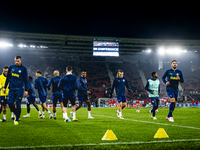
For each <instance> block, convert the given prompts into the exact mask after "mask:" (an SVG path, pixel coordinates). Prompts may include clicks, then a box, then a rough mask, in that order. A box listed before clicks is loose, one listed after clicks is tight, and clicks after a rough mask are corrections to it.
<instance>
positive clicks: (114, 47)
mask: <svg viewBox="0 0 200 150" xmlns="http://www.w3.org/2000/svg"><path fill="white" fill-rule="evenodd" d="M93 56H116V57H119V42H105V41H94V42H93Z"/></svg>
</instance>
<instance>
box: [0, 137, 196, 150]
mask: <svg viewBox="0 0 200 150" xmlns="http://www.w3.org/2000/svg"><path fill="white" fill-rule="evenodd" d="M192 141H200V139H179V140H164V141H135V142H114V143H88V144H66V145H41V146H12V147H0V149H28V148H53V147H73V146H74V147H76V146H101V145H133V144H152V143H173V142H192Z"/></svg>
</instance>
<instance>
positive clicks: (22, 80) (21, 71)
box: [4, 56, 28, 125]
mask: <svg viewBox="0 0 200 150" xmlns="http://www.w3.org/2000/svg"><path fill="white" fill-rule="evenodd" d="M8 84H9V94H8V97H9V99H8V104H9V107H10V110H11V112H14V113H15V115H16V118H15V120H14V125H19V118H20V115H21V100H22V98H23V95H24V96H27V95H28V74H27V69H26V68H25V67H24V66H23V65H22V59H21V56H16V57H15V65H12V66H10V67H9V69H8V75H7V78H6V82H5V86H4V93H6V88H7V86H8ZM24 89H25V92H24ZM14 102H16V105H17V108H15V105H14Z"/></svg>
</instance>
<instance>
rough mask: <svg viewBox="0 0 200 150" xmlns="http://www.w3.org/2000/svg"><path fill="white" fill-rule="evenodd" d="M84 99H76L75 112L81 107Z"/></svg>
mask: <svg viewBox="0 0 200 150" xmlns="http://www.w3.org/2000/svg"><path fill="white" fill-rule="evenodd" d="M83 99H84V97H78V103H79V105H78V106H77V107H76V111H77V110H78V109H79V108H81V107H82V104H83Z"/></svg>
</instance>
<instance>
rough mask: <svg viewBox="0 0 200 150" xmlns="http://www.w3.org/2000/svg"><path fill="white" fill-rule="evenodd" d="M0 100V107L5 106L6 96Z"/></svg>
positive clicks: (6, 102)
mask: <svg viewBox="0 0 200 150" xmlns="http://www.w3.org/2000/svg"><path fill="white" fill-rule="evenodd" d="M0 100H1V105H2V106H5V105H6V104H8V100H7V96H1V97H0Z"/></svg>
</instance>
